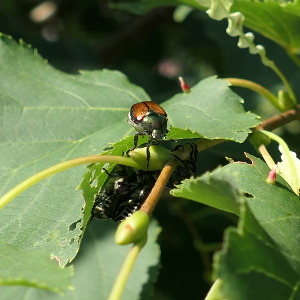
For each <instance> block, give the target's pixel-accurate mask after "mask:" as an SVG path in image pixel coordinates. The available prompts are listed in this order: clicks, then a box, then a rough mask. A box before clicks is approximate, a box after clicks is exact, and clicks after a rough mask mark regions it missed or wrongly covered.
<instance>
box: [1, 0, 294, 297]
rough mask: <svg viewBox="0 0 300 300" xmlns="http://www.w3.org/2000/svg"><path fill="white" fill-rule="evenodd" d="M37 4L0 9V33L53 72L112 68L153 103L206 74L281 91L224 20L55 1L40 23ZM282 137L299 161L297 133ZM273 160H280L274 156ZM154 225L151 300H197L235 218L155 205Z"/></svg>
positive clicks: (205, 164) (249, 101)
mask: <svg viewBox="0 0 300 300" xmlns="http://www.w3.org/2000/svg"><path fill="white" fill-rule="evenodd" d="M40 3H43V2H42V1H33V0H27V1H25V0H23V1H18V0H2V1H1V2H0V31H1V32H2V33H5V34H8V35H12V36H13V38H15V39H19V38H21V39H23V40H24V41H25V42H27V43H29V44H31V45H32V46H33V47H34V48H37V49H38V52H39V53H40V55H41V56H43V57H44V58H45V59H47V60H48V61H49V64H51V65H53V66H54V67H56V68H57V69H59V70H62V71H64V72H68V73H76V72H77V71H78V70H80V69H86V70H92V69H101V68H109V69H117V70H120V71H122V72H124V73H125V74H126V75H127V76H128V77H129V79H130V80H131V81H132V82H133V83H135V84H137V85H140V86H142V87H143V88H144V89H145V90H146V91H147V92H148V93H149V95H150V96H151V98H152V99H153V100H154V101H157V102H159V103H160V102H162V101H164V100H166V99H168V98H169V97H171V96H172V95H174V94H175V93H178V92H180V86H179V82H178V76H183V77H184V78H185V80H186V81H187V82H188V84H190V85H191V86H192V85H193V84H195V83H197V82H198V81H199V80H201V79H203V78H205V77H207V76H210V75H217V76H219V77H240V78H245V79H249V80H253V81H256V82H257V83H260V84H262V85H264V86H265V87H267V88H269V89H271V90H272V91H274V92H276V90H277V89H278V87H279V85H280V82H279V80H278V79H277V77H276V76H275V75H274V74H273V73H272V71H271V70H269V69H267V68H266V67H264V66H262V65H261V63H260V60H259V58H258V56H252V55H250V54H249V53H248V51H247V50H241V49H239V48H237V46H236V43H237V39H236V38H231V37H229V36H227V35H226V33H225V29H226V26H227V22H226V21H221V22H216V21H213V20H210V19H209V18H208V16H207V15H206V14H205V13H204V12H200V11H194V12H192V13H191V14H190V15H189V16H188V17H187V18H186V19H185V20H184V21H183V22H181V23H176V22H175V21H174V19H173V14H174V8H170V7H164V8H159V9H155V10H153V11H151V12H149V13H147V14H145V15H143V16H136V15H133V14H130V13H128V12H124V11H120V10H114V9H110V8H109V6H108V3H107V1H103V0H101V1H100V0H98V1H96V0H88V1H82V0H60V1H59V0H58V1H53V2H51V5H52V6H50V8H48V9H46V10H45V12H51V11H52V15H51V16H50V17H48V18H47V19H45V20H44V21H40V20H39V19H38V18H37V17H34V16H32V14H33V9H34V8H36V7H37V6H38V5H39V4H40ZM256 41H257V43H262V44H263V45H265V46H266V49H267V53H268V54H269V56H270V58H271V59H273V60H275V61H276V63H278V66H279V67H280V68H281V69H282V71H283V72H284V73H285V74H287V75H288V78H289V79H290V80H291V82H295V83H296V82H297V81H298V82H299V75H295V74H296V71H297V70H296V69H295V67H294V66H293V64H292V63H291V62H290V60H289V59H288V58H287V56H286V55H285V52H284V51H283V50H282V49H280V48H279V47H278V46H277V45H276V44H274V43H273V42H271V41H268V40H266V39H264V38H263V37H262V36H259V35H258V34H257V35H256ZM297 76H298V77H297ZM297 86H299V84H298V85H297ZM299 88H300V87H298V89H299ZM236 91H237V92H238V93H239V94H240V95H241V96H242V97H243V98H244V99H245V107H246V109H247V110H248V109H251V110H253V111H254V112H256V113H258V114H259V115H262V116H263V117H268V116H272V115H274V114H276V113H277V112H276V110H275V109H273V108H272V107H271V106H270V105H268V104H267V103H266V102H265V101H264V100H262V99H261V98H260V97H258V96H257V95H255V94H254V93H252V92H249V91H246V90H242V89H236ZM280 133H281V135H282V136H283V137H284V138H285V139H286V140H287V142H288V143H289V144H290V146H291V148H292V149H293V150H294V151H297V152H298V154H299V153H300V146H299V142H298V141H299V138H300V135H299V124H298V125H295V124H292V125H290V126H288V127H287V128H285V129H282V130H281V131H280ZM244 151H248V152H250V153H252V154H254V155H256V156H257V155H258V154H257V153H255V151H254V150H253V148H252V147H251V146H250V144H248V143H245V144H244V145H237V144H235V143H228V144H227V145H224V146H219V147H217V148H215V149H213V150H212V151H211V152H206V153H203V154H201V155H200V156H199V162H200V163H199V164H200V166H199V170H198V172H199V173H202V172H205V171H208V170H212V169H213V168H215V167H216V166H218V165H220V164H223V163H225V160H224V158H223V157H224V156H230V157H233V158H235V159H243V158H244V154H243V152H244ZM274 153H276V154H275V156H276V155H277V156H278V153H277V151H276V152H274ZM191 212H192V214H193V215H194V216H195V215H197V214H198V217H197V221H194V219H193V218H191V215H192V214H191ZM155 216H156V218H157V219H158V221H159V223H160V224H161V225H162V227H163V231H162V234H161V235H160V239H159V241H160V244H161V249H162V269H161V274H160V277H159V279H158V283H157V285H156V287H155V291H154V299H172V300H176V299H187V298H188V299H189V300H192V299H203V297H204V295H205V294H206V292H207V290H208V288H209V286H210V284H211V282H210V275H211V274H210V272H211V269H210V268H211V267H210V265H211V258H212V253H213V251H214V250H216V249H218V243H220V242H221V241H222V236H223V230H224V228H226V227H227V226H229V225H232V224H233V225H234V224H235V223H236V219H235V218H233V217H232V216H230V215H228V214H224V213H222V212H219V211H216V210H214V209H212V208H208V207H204V206H201V205H199V204H195V203H187V201H183V200H174V199H170V197H169V196H166V197H165V200H164V201H161V203H160V204H159V205H158V207H157V210H156V212H155ZM195 241H197V243H195ZM206 247H207V248H209V247H210V248H209V249H207V248H206Z"/></svg>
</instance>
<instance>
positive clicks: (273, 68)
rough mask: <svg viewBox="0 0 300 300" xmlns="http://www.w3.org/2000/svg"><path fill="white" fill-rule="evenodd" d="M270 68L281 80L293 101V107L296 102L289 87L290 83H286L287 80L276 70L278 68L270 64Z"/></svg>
mask: <svg viewBox="0 0 300 300" xmlns="http://www.w3.org/2000/svg"><path fill="white" fill-rule="evenodd" d="M270 68H271V69H272V70H273V71H274V72H275V73H276V74H277V76H278V77H279V78H280V79H281V81H282V82H283V84H284V85H285V88H286V90H287V92H288V94H289V96H290V98H291V100H292V101H293V103H294V105H296V104H297V100H296V96H295V94H294V91H293V89H292V87H291V85H290V83H289V82H288V80H287V79H286V78H285V76H284V75H283V73H282V72H281V71H280V70H279V69H278V67H277V66H276V65H275V64H272V66H270Z"/></svg>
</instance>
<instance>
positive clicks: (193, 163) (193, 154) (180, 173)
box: [167, 143, 198, 188]
mask: <svg viewBox="0 0 300 300" xmlns="http://www.w3.org/2000/svg"><path fill="white" fill-rule="evenodd" d="M188 145H189V146H190V148H191V151H190V155H189V158H188V159H185V160H182V159H180V158H179V157H178V156H176V155H175V154H173V155H174V156H175V157H176V158H177V159H178V160H179V161H180V164H179V165H178V166H177V167H176V169H175V170H174V172H173V174H172V176H171V178H170V179H169V182H168V184H167V187H169V188H174V187H175V185H176V184H179V183H180V182H181V181H182V180H184V179H188V178H190V177H191V176H192V175H194V173H195V172H196V170H197V158H198V149H197V145H196V144H193V143H188ZM179 148H183V146H182V145H178V146H176V147H175V148H174V149H173V151H176V150H178V149H179Z"/></svg>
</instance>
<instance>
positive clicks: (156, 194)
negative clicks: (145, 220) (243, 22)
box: [140, 157, 177, 215]
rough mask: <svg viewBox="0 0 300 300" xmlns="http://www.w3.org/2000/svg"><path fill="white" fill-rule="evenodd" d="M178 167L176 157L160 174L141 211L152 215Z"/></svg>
mask: <svg viewBox="0 0 300 300" xmlns="http://www.w3.org/2000/svg"><path fill="white" fill-rule="evenodd" d="M176 166H177V159H176V158H175V157H172V158H171V159H170V160H169V161H168V162H167V163H166V165H165V166H164V168H163V169H162V171H161V172H160V174H159V177H158V178H157V180H156V182H155V185H154V186H153V188H152V190H151V192H150V194H149V196H148V197H147V199H146V200H145V202H144V203H143V205H142V207H141V208H140V210H141V211H143V212H145V213H146V214H148V215H151V214H152V212H153V210H154V208H155V206H156V204H157V202H158V200H159V198H160V196H161V194H162V193H163V191H164V188H165V186H166V184H167V182H168V181H169V179H170V177H171V175H172V173H173V172H174V170H175V168H176Z"/></svg>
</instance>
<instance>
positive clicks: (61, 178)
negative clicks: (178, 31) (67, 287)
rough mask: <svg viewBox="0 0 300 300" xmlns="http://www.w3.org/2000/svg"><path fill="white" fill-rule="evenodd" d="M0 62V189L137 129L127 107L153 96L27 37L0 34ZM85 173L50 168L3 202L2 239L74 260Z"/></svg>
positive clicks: (64, 260) (117, 74)
mask: <svg viewBox="0 0 300 300" xmlns="http://www.w3.org/2000/svg"><path fill="white" fill-rule="evenodd" d="M0 64H1V68H0V78H1V80H0V120H1V124H2V126H1V128H0V137H1V139H0V152H1V157H0V176H1V186H0V192H1V194H4V193H5V192H7V191H8V190H10V189H11V188H12V187H13V186H15V185H16V184H18V183H20V182H21V181H23V180H24V179H26V178H28V177H29V176H32V175H33V174H35V173H36V172H39V171H41V170H43V169H45V168H47V167H50V166H51V165H54V164H57V163H59V162H61V161H64V160H68V159H72V158H75V157H80V156H86V155H91V154H98V153H99V152H101V151H102V149H103V148H104V147H107V146H108V143H109V142H113V141H117V140H118V139H120V138H122V137H123V136H124V135H125V134H128V133H129V132H133V129H132V128H131V126H130V125H129V124H127V114H128V110H129V108H130V106H131V105H133V104H134V103H136V102H137V101H144V100H149V97H148V96H147V94H146V93H145V92H144V91H143V90H142V89H141V88H139V87H136V86H134V85H133V84H131V83H130V82H129V81H128V79H127V78H126V77H125V76H124V75H123V74H121V73H120V72H116V71H108V70H103V71H91V72H86V71H85V72H81V73H80V74H78V75H67V74H64V73H62V72H60V71H58V70H55V69H54V68H52V67H51V66H49V65H48V64H47V63H46V62H45V61H43V60H42V59H41V58H40V57H39V56H38V55H37V54H36V52H34V51H32V49H31V48H30V47H29V46H28V45H26V44H24V43H21V44H20V45H19V44H18V43H16V42H15V41H13V40H12V39H10V38H8V37H5V36H1V39H0ZM83 173H84V168H82V167H77V168H73V169H71V170H68V171H64V172H63V173H60V174H57V175H55V176H52V177H50V178H48V179H46V180H43V181H42V182H40V183H38V184H37V185H35V186H33V187H31V188H30V189H28V190H26V191H25V192H24V193H22V194H21V195H19V196H18V197H17V198H16V199H14V201H12V202H11V203H10V204H9V205H7V206H6V207H4V208H3V209H2V210H1V211H0V220H1V222H0V240H2V241H3V242H6V243H9V244H11V245H13V246H15V247H16V248H18V249H19V250H28V251H29V250H33V249H43V250H45V251H46V252H48V253H49V254H50V253H51V254H53V255H55V256H57V257H58V258H59V259H60V260H61V263H62V265H64V264H66V263H67V262H68V261H70V260H72V259H73V258H74V256H75V255H76V254H77V251H78V248H79V245H80V241H81V237H82V224H81V222H82V221H81V218H82V209H81V207H82V206H83V205H84V201H83V197H82V195H81V192H80V191H78V190H75V189H76V187H77V185H78V183H79V182H80V181H81V179H82V174H83ZM1 259H4V260H5V258H3V257H2V258H1ZM0 264H1V263H0ZM16 272H18V270H17V269H16ZM45 272H46V270H45Z"/></svg>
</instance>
